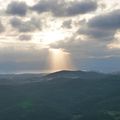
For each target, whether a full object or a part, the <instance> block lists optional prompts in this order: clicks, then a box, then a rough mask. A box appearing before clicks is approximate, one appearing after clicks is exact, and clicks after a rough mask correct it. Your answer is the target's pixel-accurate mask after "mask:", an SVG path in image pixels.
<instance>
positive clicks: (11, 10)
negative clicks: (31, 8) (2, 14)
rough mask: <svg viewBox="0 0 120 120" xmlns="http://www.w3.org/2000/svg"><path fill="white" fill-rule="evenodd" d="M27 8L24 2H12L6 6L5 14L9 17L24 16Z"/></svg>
mask: <svg viewBox="0 0 120 120" xmlns="http://www.w3.org/2000/svg"><path fill="white" fill-rule="evenodd" d="M27 8H28V7H27V5H26V3H25V2H18V1H13V2H11V3H9V4H8V6H7V10H6V12H7V13H8V14H11V15H17V16H25V15H26V13H27Z"/></svg>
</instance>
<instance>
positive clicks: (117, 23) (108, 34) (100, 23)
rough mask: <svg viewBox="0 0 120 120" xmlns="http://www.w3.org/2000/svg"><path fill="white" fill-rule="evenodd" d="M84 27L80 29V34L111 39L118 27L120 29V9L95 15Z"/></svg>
mask: <svg viewBox="0 0 120 120" xmlns="http://www.w3.org/2000/svg"><path fill="white" fill-rule="evenodd" d="M83 26H84V27H83V28H82V29H81V28H80V29H79V31H78V33H79V34H84V35H87V36H90V37H92V38H93V39H97V40H102V41H106V40H107V41H111V40H113V39H114V35H115V33H116V31H117V30H118V29H120V10H115V11H112V12H110V13H106V14H102V15H98V16H95V17H93V18H92V19H90V20H89V21H88V22H87V23H85V24H84V25H83Z"/></svg>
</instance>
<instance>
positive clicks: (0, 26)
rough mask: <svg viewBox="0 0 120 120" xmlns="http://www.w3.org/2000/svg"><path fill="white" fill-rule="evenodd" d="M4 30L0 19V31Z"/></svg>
mask: <svg viewBox="0 0 120 120" xmlns="http://www.w3.org/2000/svg"><path fill="white" fill-rule="evenodd" d="M4 31H5V27H4V26H3V24H2V22H1V21H0V33H2V32H4Z"/></svg>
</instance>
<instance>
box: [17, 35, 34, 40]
mask: <svg viewBox="0 0 120 120" xmlns="http://www.w3.org/2000/svg"><path fill="white" fill-rule="evenodd" d="M31 38H32V37H31V35H25V34H23V35H20V36H19V40H21V41H29V40H31Z"/></svg>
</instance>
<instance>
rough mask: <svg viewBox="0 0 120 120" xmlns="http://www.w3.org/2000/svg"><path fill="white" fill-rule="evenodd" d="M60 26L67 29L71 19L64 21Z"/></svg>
mask: <svg viewBox="0 0 120 120" xmlns="http://www.w3.org/2000/svg"><path fill="white" fill-rule="evenodd" d="M62 27H64V28H68V29H70V28H72V20H67V21H64V22H63V24H62Z"/></svg>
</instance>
